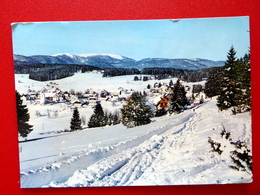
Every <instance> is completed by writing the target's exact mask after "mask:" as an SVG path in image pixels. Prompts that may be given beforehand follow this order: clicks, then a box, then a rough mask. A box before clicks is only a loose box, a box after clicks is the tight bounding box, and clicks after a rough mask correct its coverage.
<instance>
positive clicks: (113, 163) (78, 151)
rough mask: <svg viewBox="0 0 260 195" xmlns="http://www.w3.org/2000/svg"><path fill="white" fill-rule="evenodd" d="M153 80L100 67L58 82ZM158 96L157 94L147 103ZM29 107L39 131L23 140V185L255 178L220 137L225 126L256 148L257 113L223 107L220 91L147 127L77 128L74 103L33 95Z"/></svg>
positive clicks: (129, 84) (112, 85) (28, 84)
mask: <svg viewBox="0 0 260 195" xmlns="http://www.w3.org/2000/svg"><path fill="white" fill-rule="evenodd" d="M97 80H98V82H97ZM55 82H56V81H55ZM149 82H150V84H152V82H155V81H153V80H150V81H147V82H143V81H133V76H121V77H111V78H102V75H101V74H98V73H85V74H75V75H74V76H72V77H70V78H66V79H62V80H57V82H56V83H57V84H58V86H59V88H60V89H62V90H68V91H69V90H70V89H72V88H74V89H75V90H84V89H86V88H92V89H95V90H97V91H98V90H103V89H106V90H108V91H113V90H116V89H118V87H122V88H125V89H130V88H134V89H135V90H139V91H142V90H144V89H145V88H146V86H147V84H148V83H149ZM161 82H169V79H167V80H161ZM174 82H175V80H174ZM45 84H46V83H43V82H37V81H32V80H30V79H28V75H16V89H17V90H18V91H20V92H21V93H23V92H24V91H25V92H26V91H27V90H28V88H29V89H33V90H39V89H41V88H42V87H44V86H45ZM193 84H195V83H185V85H188V86H192V85H193ZM196 84H197V83H196ZM146 89H147V88H146ZM189 95H190V94H189ZM156 98H157V97H156V96H154V97H151V98H150V99H149V102H151V103H152V102H153V101H155V100H156ZM27 106H28V108H29V112H30V114H31V120H30V124H33V125H34V131H33V132H32V133H31V134H29V136H28V140H27V141H25V142H23V141H22V142H20V143H19V148H20V169H21V186H22V187H23V188H31V187H76V186H126V185H127V186H136V185H182V184H225V183H248V182H251V175H249V174H248V173H246V172H242V171H235V170H233V169H230V168H229V167H228V166H229V165H232V164H233V163H232V161H231V158H230V151H233V150H235V148H234V145H232V144H230V142H231V141H227V140H226V139H224V138H221V136H220V133H221V130H222V129H223V126H224V127H225V129H226V130H227V131H228V132H230V133H231V137H232V141H238V140H240V141H243V142H245V143H246V144H247V146H248V149H249V150H251V116H250V114H249V113H243V114H237V115H231V113H230V112H229V111H224V112H219V111H218V109H217V107H216V98H212V99H206V101H205V103H204V104H200V105H197V106H195V107H192V108H187V110H184V111H183V112H182V113H180V114H173V115H171V116H170V115H165V116H162V117H156V118H153V119H152V120H153V121H152V123H150V124H148V125H145V126H139V127H134V128H129V129H128V128H126V127H125V126H123V125H122V124H119V125H115V126H106V127H102V128H92V129H89V128H87V125H85V126H83V127H84V128H83V130H81V131H77V132H64V131H63V130H64V129H66V128H69V122H70V118H71V116H72V111H71V110H70V109H69V107H67V106H65V105H63V104H46V105H36V104H34V103H30V102H28V103H27ZM121 106H122V105H121V104H116V105H114V106H112V104H111V102H105V101H103V102H102V107H103V108H106V109H108V110H111V111H112V110H113V109H120V107H121ZM37 110H38V111H40V112H41V114H42V115H41V116H40V117H39V116H36V115H35V112H36V111H37ZM48 110H49V111H50V110H52V111H53V110H58V112H59V114H58V116H57V117H50V118H48V117H47V114H46V112H47V111H48ZM79 112H80V114H81V115H85V116H86V118H89V116H90V115H91V114H92V113H93V109H92V107H91V106H87V107H85V108H80V109H79ZM51 116H52V113H51ZM209 137H211V138H212V139H213V140H215V141H217V142H218V143H221V148H220V149H221V150H223V153H222V154H221V155H219V154H218V153H216V152H211V150H212V148H211V146H210V144H209V143H208V139H209Z"/></svg>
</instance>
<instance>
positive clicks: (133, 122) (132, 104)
mask: <svg viewBox="0 0 260 195" xmlns="http://www.w3.org/2000/svg"><path fill="white" fill-rule="evenodd" d="M121 112H122V123H123V125H125V126H127V127H128V128H131V127H135V126H140V125H145V124H148V123H150V122H151V117H152V112H151V108H150V107H149V106H148V105H146V101H145V98H144V97H142V96H140V94H139V93H138V92H134V93H133V94H132V95H131V97H130V98H129V99H128V102H127V104H126V105H124V106H123V108H122V109H121Z"/></svg>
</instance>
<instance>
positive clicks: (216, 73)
mask: <svg viewBox="0 0 260 195" xmlns="http://www.w3.org/2000/svg"><path fill="white" fill-rule="evenodd" d="M222 77H223V73H222V70H221V69H213V70H211V71H210V72H209V74H208V78H207V82H206V83H205V90H204V92H205V94H206V96H207V97H210V98H211V97H213V96H217V95H220V92H221V81H222V79H223V78H222Z"/></svg>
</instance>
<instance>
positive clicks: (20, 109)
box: [16, 91, 33, 138]
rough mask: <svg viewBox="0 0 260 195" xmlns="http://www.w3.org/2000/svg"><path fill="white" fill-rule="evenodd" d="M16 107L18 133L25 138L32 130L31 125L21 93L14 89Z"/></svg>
mask: <svg viewBox="0 0 260 195" xmlns="http://www.w3.org/2000/svg"><path fill="white" fill-rule="evenodd" d="M16 109H17V121H18V133H19V135H20V136H21V137H23V138H26V137H27V136H28V134H29V133H30V132H32V130H33V129H32V127H33V126H32V125H29V124H28V121H29V119H30V114H29V112H28V108H27V106H26V105H23V100H22V99H21V95H20V94H19V93H18V92H17V91H16Z"/></svg>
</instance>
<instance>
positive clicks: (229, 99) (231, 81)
mask: <svg viewBox="0 0 260 195" xmlns="http://www.w3.org/2000/svg"><path fill="white" fill-rule="evenodd" d="M236 65H237V59H236V51H235V49H234V47H233V46H232V47H231V49H230V50H229V52H228V55H227V60H226V63H225V66H224V69H223V79H222V81H221V91H220V95H219V96H218V98H217V106H218V108H219V109H220V111H222V110H226V109H228V108H231V107H233V106H236V105H237V104H236V101H235V99H234V97H235V94H236V93H237V91H236V80H235V79H236Z"/></svg>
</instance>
